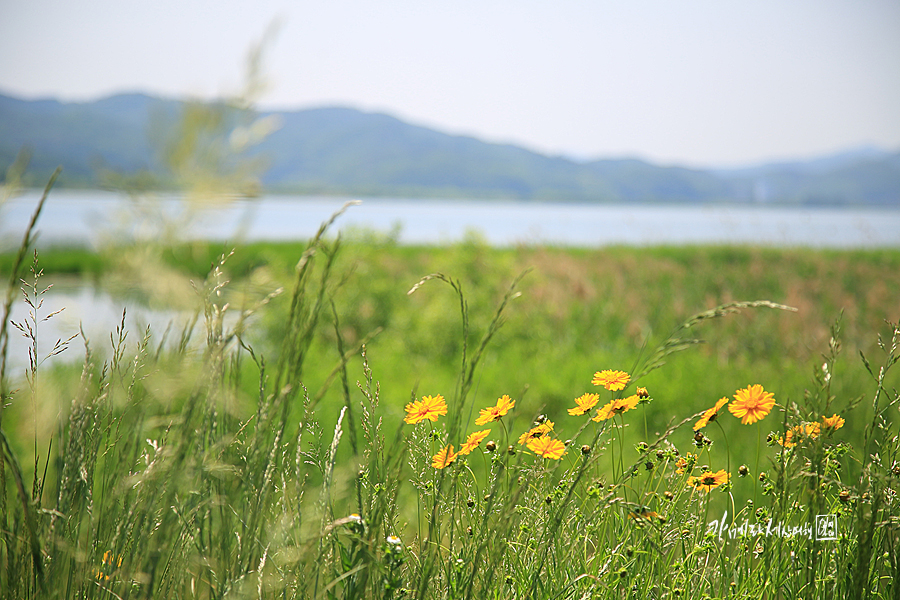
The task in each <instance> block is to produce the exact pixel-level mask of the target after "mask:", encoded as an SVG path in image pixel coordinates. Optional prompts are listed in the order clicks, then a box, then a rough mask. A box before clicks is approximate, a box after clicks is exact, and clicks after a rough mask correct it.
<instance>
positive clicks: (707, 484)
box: [688, 469, 728, 492]
mask: <svg viewBox="0 0 900 600" xmlns="http://www.w3.org/2000/svg"><path fill="white" fill-rule="evenodd" d="M727 482H728V473H726V472H725V469H719V470H718V471H716V472H715V473H713V472H712V471H707V472H705V473H703V474H702V475H700V476H699V477H691V478H690V479H688V485H692V486H694V487H695V488H697V489H698V490H703V491H704V492H709V491H711V490H712V489H713V488H716V487H719V486H720V485H722V484H723V483H727Z"/></svg>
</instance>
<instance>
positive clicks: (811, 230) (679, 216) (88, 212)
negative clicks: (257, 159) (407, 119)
mask: <svg viewBox="0 0 900 600" xmlns="http://www.w3.org/2000/svg"><path fill="white" fill-rule="evenodd" d="M39 197H40V194H39V192H37V191H33V192H29V193H27V194H25V195H23V196H21V197H18V198H15V199H13V200H11V201H9V202H7V204H6V205H5V206H2V207H0V251H8V250H9V249H11V248H13V247H16V246H17V244H18V241H19V240H20V239H21V236H22V231H23V230H24V228H25V226H26V224H27V223H28V220H29V218H30V216H31V213H32V212H33V210H34V207H35V205H36V203H37V201H38V199H39ZM345 201H346V199H343V198H332V197H315V196H264V197H262V198H260V199H257V200H250V201H248V200H232V201H230V202H228V203H227V204H225V205H217V206H216V207H211V208H205V209H200V210H198V211H197V212H196V213H192V214H191V215H190V216H189V217H187V216H184V215H183V213H182V212H181V206H182V205H181V203H179V202H178V201H177V200H176V199H172V198H168V199H164V200H162V201H161V205H162V206H163V207H164V208H163V214H165V215H167V216H168V218H169V219H170V220H171V221H172V224H173V227H174V228H175V229H176V230H178V235H179V236H181V237H190V238H194V239H196V238H199V239H209V240H222V241H229V242H232V243H234V242H238V241H241V240H243V241H252V240H297V239H305V238H309V237H310V236H312V235H313V234H314V233H315V231H316V230H317V229H318V227H319V225H320V223H322V222H323V221H325V220H327V219H328V218H329V217H330V216H331V215H332V214H333V213H334V212H335V211H336V210H338V209H339V208H340V207H341V206H342V205H343V204H344V202H345ZM129 214H131V215H133V214H142V213H140V211H139V207H138V209H135V207H134V205H133V204H132V203H131V202H130V201H129V200H128V199H127V198H125V197H123V196H121V195H118V194H115V193H111V192H101V191H82V190H60V191H53V192H52V193H51V194H50V198H49V199H48V201H47V204H46V206H45V207H44V212H43V214H42V215H41V219H40V221H39V223H38V230H39V231H40V240H41V243H43V244H47V243H61V242H73V243H78V244H83V245H88V246H92V245H95V244H96V242H97V241H98V240H100V239H103V238H104V237H105V236H109V235H118V233H113V232H118V231H121V228H122V226H123V225H122V223H121V222H120V220H121V219H122V218H123V217H127V215H129ZM146 218H147V217H145V219H146ZM184 223H188V225H187V226H186V227H181V228H180V229H179V225H180V224H182V225H183V224H184ZM144 224H145V225H146V222H145V223H144ZM117 227H118V229H117ZM128 227H134V225H133V223H132V224H131V225H129V226H128ZM137 227H138V229H140V226H139V225H138V226H137ZM360 230H369V231H375V232H381V233H391V232H393V233H392V235H394V236H395V237H396V239H397V240H398V242H400V243H402V244H443V243H448V242H455V241H459V240H462V239H464V238H465V237H466V236H467V235H471V234H472V233H473V232H476V233H477V234H478V235H479V236H480V237H481V238H482V239H484V240H485V241H486V242H487V243H489V244H492V245H495V246H511V245H518V244H552V245H562V246H584V247H602V246H609V245H620V244H623V245H634V246H644V245H685V244H742V245H746V244H749V245H762V246H807V247H815V248H877V247H900V207H884V208H881V207H862V208H824V207H820V208H788V207H778V206H770V205H764V204H760V205H751V206H737V205H678V206H662V205H659V206H658V205H586V204H567V203H530V202H513V201H472V200H434V199H427V200H418V199H382V198H377V199H366V198H363V199H362V200H361V204H360V205H359V206H352V207H350V208H349V209H348V210H347V212H346V213H345V214H344V215H343V216H341V217H340V218H339V220H338V221H337V222H336V223H335V226H334V228H333V231H344V232H348V231H360Z"/></svg>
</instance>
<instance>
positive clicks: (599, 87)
mask: <svg viewBox="0 0 900 600" xmlns="http://www.w3.org/2000/svg"><path fill="white" fill-rule="evenodd" d="M276 18H278V19H280V22H281V27H280V30H279V32H278V34H277V36H275V37H274V38H273V39H272V41H271V44H270V46H269V50H268V53H267V58H266V61H265V67H266V71H267V74H268V78H269V81H270V83H271V88H270V91H269V92H268V93H267V94H266V95H265V96H264V97H263V99H262V105H263V106H264V107H277V108H305V107H312V106H322V105H331V104H340V105H346V106H353V107H357V108H361V109H364V110H369V111H379V112H387V113H389V114H392V115H394V116H397V117H399V118H402V119H404V120H407V121H410V122H413V123H416V124H421V125H426V126H429V127H434V128H437V129H440V130H443V131H446V132H449V133H457V134H466V135H474V136H477V137H480V138H482V139H485V140H488V141H494V142H509V143H515V144H518V145H522V146H525V147H527V148H530V149H533V150H537V151H540V152H544V153H549V154H556V153H560V154H566V155H572V156H578V157H583V158H600V157H620V156H637V157H641V158H645V159H648V160H652V161H655V162H659V163H663V164H683V165H689V166H732V165H739V164H751V163H757V162H761V161H765V160H772V159H784V158H806V157H813V156H818V155H821V154H827V153H830V152H834V151H839V150H844V149H848V148H853V147H857V146H860V145H863V144H876V145H879V146H881V147H884V148H887V149H898V148H900V2H898V1H897V0H857V1H850V0H846V1H837V0H790V1H784V0H745V1H743V2H732V1H728V0H709V1H690V0H687V1H681V2H672V1H671V0H665V1H664V0H659V1H642V0H619V1H617V2H609V1H605V0H603V1H600V0H595V1H588V0H581V1H577V2H576V1H573V0H556V1H554V2H550V1H542V2H537V1H530V0H515V1H513V0H509V1H507V0H496V1H494V0H477V1H476V0H442V1H431V0H381V1H378V2H372V1H363V0H327V1H319V0H315V1H293V2H290V1H286V0H254V1H252V2H251V1H244V0H154V1H153V2H143V1H141V2H138V1H135V0H79V1H77V2H72V1H71V0H67V1H62V0H28V1H22V0H0V92H3V93H8V94H13V95H17V96H21V97H28V98H34V97H43V96H53V97H58V98H61V99H66V100H86V99H95V98H97V97H100V96H103V95H107V94H111V93H115V92H120V91H134V90H140V91H147V92H150V93H157V94H164V95H169V96H184V95H197V96H202V97H212V96H215V95H217V94H222V93H230V92H234V91H235V90H236V89H238V88H239V87H240V82H241V72H242V70H243V66H244V59H245V56H246V52H247V49H248V48H249V47H250V45H251V44H252V43H253V42H254V41H256V40H259V39H260V38H261V36H262V35H263V33H264V32H265V31H266V29H267V27H268V26H269V25H270V24H271V23H272V21H273V20H274V19H276Z"/></svg>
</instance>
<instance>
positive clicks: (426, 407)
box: [403, 394, 447, 425]
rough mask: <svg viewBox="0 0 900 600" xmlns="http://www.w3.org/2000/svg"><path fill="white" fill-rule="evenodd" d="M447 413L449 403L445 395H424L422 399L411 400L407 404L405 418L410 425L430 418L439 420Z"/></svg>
mask: <svg viewBox="0 0 900 600" xmlns="http://www.w3.org/2000/svg"><path fill="white" fill-rule="evenodd" d="M446 414H447V403H446V402H444V397H443V396H441V395H440V394H438V395H437V396H433V397H432V396H424V397H423V398H422V399H421V400H418V401H416V402H410V403H409V404H407V405H406V418H405V419H403V420H404V421H405V422H406V423H409V424H410V425H415V424H416V423H418V422H419V421H424V420H425V419H428V420H429V421H437V420H438V417H439V416H441V415H446Z"/></svg>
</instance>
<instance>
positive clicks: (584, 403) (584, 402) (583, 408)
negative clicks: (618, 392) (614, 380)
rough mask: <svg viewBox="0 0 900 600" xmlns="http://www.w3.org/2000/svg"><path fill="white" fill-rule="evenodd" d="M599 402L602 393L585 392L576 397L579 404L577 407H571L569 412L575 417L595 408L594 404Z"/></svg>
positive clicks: (576, 402)
mask: <svg viewBox="0 0 900 600" xmlns="http://www.w3.org/2000/svg"><path fill="white" fill-rule="evenodd" d="M598 402H600V394H584V395H583V396H581V397H579V398H575V404H577V405H578V406H576V407H575V408H570V409H569V414H570V415H572V416H574V417H577V416H578V415H583V414H585V413H586V412H588V411H589V410H591V409H592V408H594V406H595V405H596V404H597V403H598Z"/></svg>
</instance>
